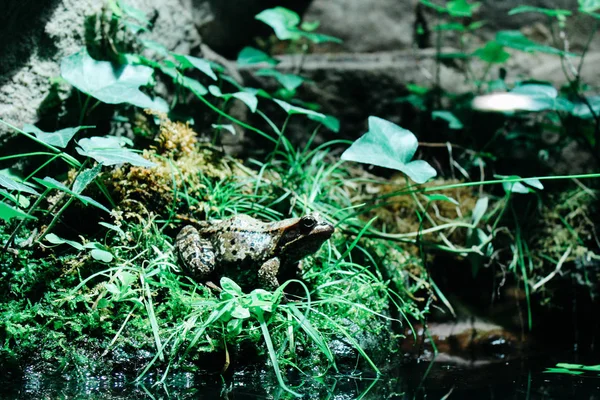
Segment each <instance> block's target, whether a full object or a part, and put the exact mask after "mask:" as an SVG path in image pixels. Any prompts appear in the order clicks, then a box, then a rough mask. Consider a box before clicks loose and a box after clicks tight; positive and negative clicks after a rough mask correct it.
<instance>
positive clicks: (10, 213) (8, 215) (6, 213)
mask: <svg viewBox="0 0 600 400" xmlns="http://www.w3.org/2000/svg"><path fill="white" fill-rule="evenodd" d="M0 218H1V219H3V220H5V221H6V222H10V220H11V219H12V218H17V219H34V220H35V219H37V218H36V217H33V216H31V215H27V213H25V212H24V211H22V210H20V209H18V208H15V207H12V206H9V205H8V204H6V203H4V202H0Z"/></svg>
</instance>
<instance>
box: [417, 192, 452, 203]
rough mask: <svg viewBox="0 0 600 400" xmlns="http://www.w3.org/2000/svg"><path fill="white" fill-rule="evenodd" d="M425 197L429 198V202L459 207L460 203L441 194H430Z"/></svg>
mask: <svg viewBox="0 0 600 400" xmlns="http://www.w3.org/2000/svg"><path fill="white" fill-rule="evenodd" d="M425 197H427V200H429V201H445V202H447V203H452V204H454V205H459V203H458V201H456V200H454V199H453V198H452V197H448V196H446V195H443V194H439V193H436V194H428V195H425Z"/></svg>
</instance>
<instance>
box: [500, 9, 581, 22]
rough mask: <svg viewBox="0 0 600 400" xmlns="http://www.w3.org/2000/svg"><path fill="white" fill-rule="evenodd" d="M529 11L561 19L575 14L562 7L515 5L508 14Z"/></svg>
mask: <svg viewBox="0 0 600 400" xmlns="http://www.w3.org/2000/svg"><path fill="white" fill-rule="evenodd" d="M528 12H532V13H539V14H544V15H546V16H548V17H555V18H559V19H561V18H564V17H570V16H571V14H573V13H572V12H571V11H569V10H561V9H555V10H553V9H551V8H543V7H533V6H519V7H515V8H513V9H512V10H510V11H509V12H508V15H515V14H522V13H528Z"/></svg>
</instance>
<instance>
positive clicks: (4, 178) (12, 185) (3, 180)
mask: <svg viewBox="0 0 600 400" xmlns="http://www.w3.org/2000/svg"><path fill="white" fill-rule="evenodd" d="M0 186H2V187H4V188H6V189H8V190H15V191H17V192H23V193H29V194H33V195H36V196H39V193H38V192H37V191H35V190H34V189H32V188H31V187H29V186H27V185H25V184H23V183H21V182H17V181H16V180H14V179H13V178H11V177H10V176H8V175H5V174H0Z"/></svg>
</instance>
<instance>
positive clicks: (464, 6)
mask: <svg viewBox="0 0 600 400" xmlns="http://www.w3.org/2000/svg"><path fill="white" fill-rule="evenodd" d="M480 6H481V3H479V2H475V3H473V4H469V3H467V1H466V0H454V1H450V2H448V6H447V10H448V13H449V14H450V15H451V16H453V17H471V16H472V15H473V12H474V11H476V10H477V9H478V8H479V7H480Z"/></svg>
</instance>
